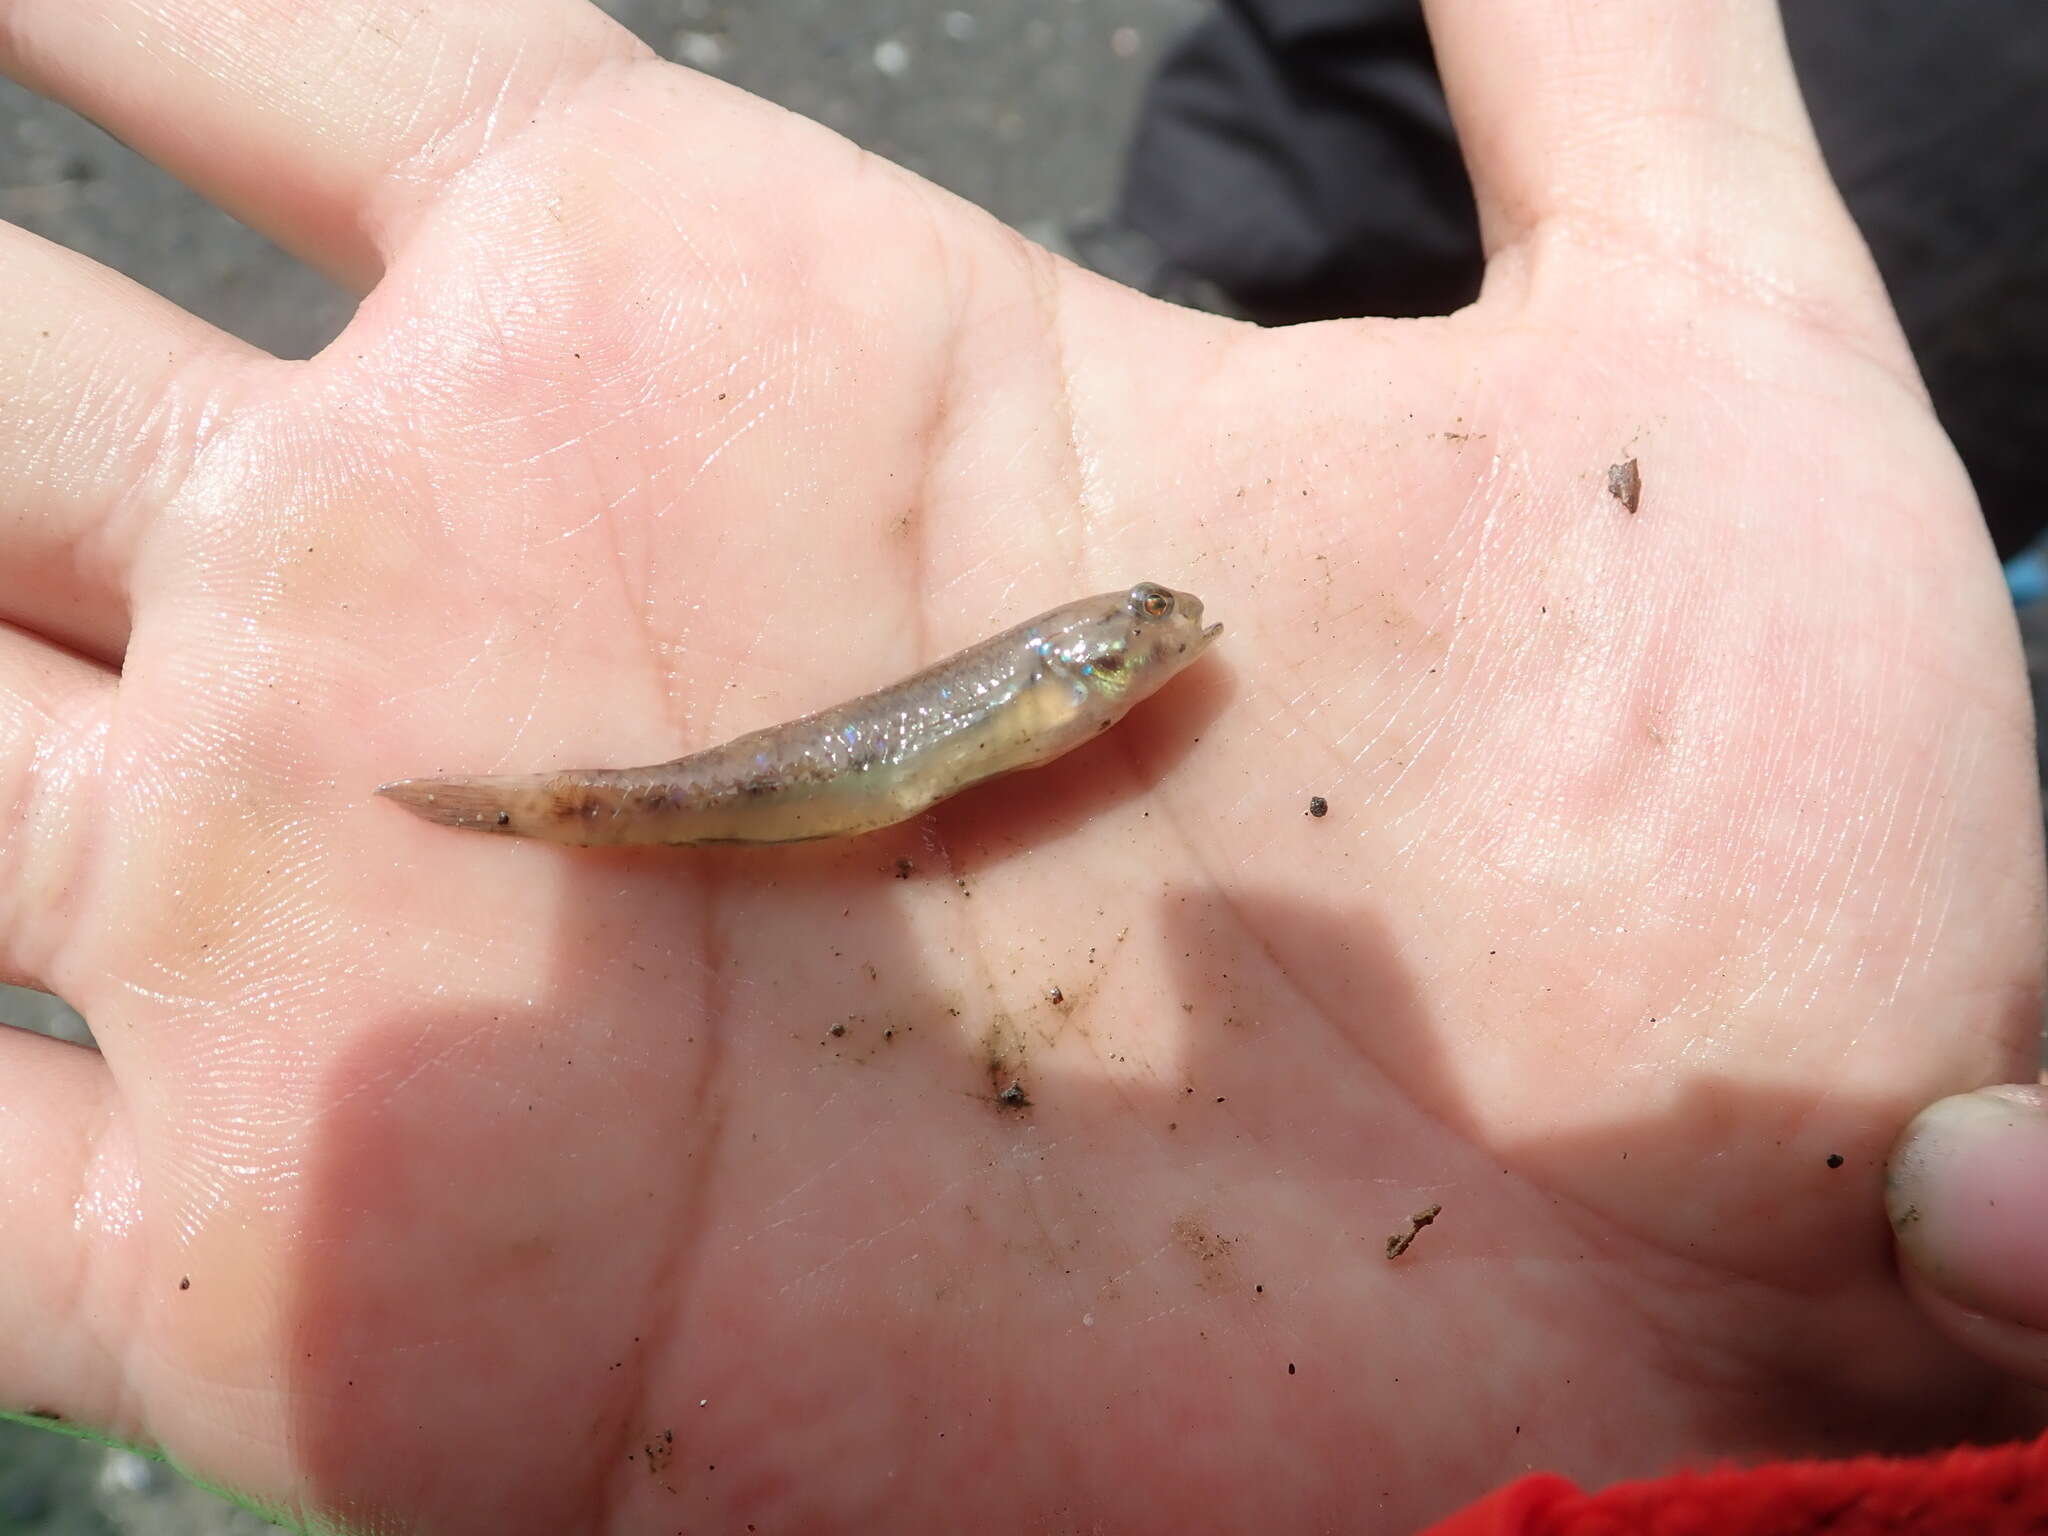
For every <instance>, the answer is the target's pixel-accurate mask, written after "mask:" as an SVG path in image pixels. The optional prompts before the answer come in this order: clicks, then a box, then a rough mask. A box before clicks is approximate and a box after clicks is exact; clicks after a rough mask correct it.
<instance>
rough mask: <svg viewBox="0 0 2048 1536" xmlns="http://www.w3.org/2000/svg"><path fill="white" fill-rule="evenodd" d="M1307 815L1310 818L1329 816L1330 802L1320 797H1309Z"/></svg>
mask: <svg viewBox="0 0 2048 1536" xmlns="http://www.w3.org/2000/svg"><path fill="white" fill-rule="evenodd" d="M1308 813H1309V815H1311V816H1327V815H1329V814H1330V802H1329V801H1327V800H1325V799H1324V798H1323V797H1322V796H1321V795H1310V796H1309V797H1308Z"/></svg>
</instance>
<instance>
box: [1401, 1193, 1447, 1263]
mask: <svg viewBox="0 0 2048 1536" xmlns="http://www.w3.org/2000/svg"><path fill="white" fill-rule="evenodd" d="M1442 1210H1443V1207H1442V1206H1441V1205H1425V1206H1424V1207H1423V1208H1422V1209H1421V1210H1419V1211H1417V1212H1416V1213H1415V1214H1414V1215H1413V1216H1410V1217H1409V1218H1408V1230H1407V1231H1405V1232H1396V1233H1395V1234H1394V1235H1393V1236H1392V1237H1390V1238H1388V1239H1387V1257H1388V1258H1390V1259H1398V1258H1399V1257H1401V1255H1402V1254H1404V1253H1406V1252H1407V1251H1408V1245H1409V1244H1410V1243H1412V1242H1414V1241H1415V1234H1416V1233H1418V1232H1420V1231H1421V1230H1422V1229H1423V1228H1424V1227H1426V1226H1428V1225H1429V1224H1430V1223H1431V1222H1432V1221H1435V1220H1436V1218H1437V1216H1438V1214H1439V1213H1440V1212H1442Z"/></svg>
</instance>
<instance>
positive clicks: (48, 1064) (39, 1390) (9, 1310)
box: [0, 1019, 132, 1426]
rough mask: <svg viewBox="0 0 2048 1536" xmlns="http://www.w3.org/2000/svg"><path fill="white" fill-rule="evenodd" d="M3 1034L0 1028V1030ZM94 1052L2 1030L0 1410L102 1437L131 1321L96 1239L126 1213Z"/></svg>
mask: <svg viewBox="0 0 2048 1536" xmlns="http://www.w3.org/2000/svg"><path fill="white" fill-rule="evenodd" d="M0 1023H4V1019H0ZM112 1105H113V1097H112V1086H111V1081H110V1079H109V1076H108V1073H107V1070H106V1065H105V1063H104V1062H102V1061H101V1059H100V1057H99V1053H98V1052H96V1051H93V1050H90V1049H87V1048H86V1047H84V1046H77V1045H68V1044H65V1043H64V1042H63V1041H59V1040H49V1039H45V1038H44V1037H42V1036H40V1035H32V1034H29V1033H27V1032H26V1031H24V1030H19V1029H10V1028H4V1027H0V1167H4V1168H5V1169H6V1170H7V1177H6V1178H4V1179H0V1232H5V1233H6V1234H7V1241H6V1242H4V1243H0V1408H5V1409H8V1410H12V1411H18V1412H29V1413H35V1414H38V1415H41V1416H43V1417H46V1418H51V1417H60V1418H64V1419H68V1420H76V1421H79V1422H83V1423H87V1424H94V1425H101V1426H106V1425H108V1424H109V1422H110V1416H111V1414H112V1412H113V1410H114V1406H115V1404H116V1403H117V1402H118V1393H117V1391H116V1387H117V1383H115V1381H114V1380H113V1379H112V1377H111V1376H110V1374H109V1369H108V1367H109V1362H110V1361H114V1360H118V1359H120V1358H122V1354H123V1351H122V1350H121V1349H120V1348H119V1347H118V1346H119V1343H120V1341H119V1340H117V1339H113V1338H109V1337H107V1336H105V1335H104V1334H102V1333H100V1332H97V1331H96V1330H95V1328H94V1326H93V1320H94V1319H101V1320H110V1321H109V1326H118V1320H119V1319H121V1318H123V1317H125V1316H127V1315H128V1313H129V1312H130V1311H131V1307H130V1306H129V1298H128V1297H127V1296H125V1295H124V1294H123V1293H124V1291H125V1290H126V1287H125V1286H124V1285H122V1284H121V1283H120V1280H119V1278H118V1276H117V1275H116V1274H115V1273H113V1271H112V1268H110V1266H109V1265H108V1264H107V1263H106V1262H104V1261H105V1260H106V1259H108V1258H109V1257H110V1256H112V1255H113V1253H114V1252H115V1250H114V1249H112V1248H110V1247H108V1246H107V1245H106V1242H105V1239H107V1238H109V1237H111V1236H112V1235H113V1234H114V1233H116V1232H117V1231H118V1230H119V1229H120V1226H121V1223H122V1221H123V1218H124V1215H128V1214H132V1202H131V1201H126V1200H124V1199H123V1198H122V1197H123V1193H124V1190H125V1189H126V1188H127V1187H128V1186H130V1185H131V1184H132V1179H131V1173H132V1164H131V1163H130V1162H129V1160H128V1159H126V1158H125V1157H123V1156H121V1155H120V1154H119V1152H118V1150H117V1149H116V1148H115V1147H114V1145H113V1137H112V1136H111V1135H110V1132H111V1131H112V1129H113V1127H114V1125H115V1120H114V1116H113V1114H112Z"/></svg>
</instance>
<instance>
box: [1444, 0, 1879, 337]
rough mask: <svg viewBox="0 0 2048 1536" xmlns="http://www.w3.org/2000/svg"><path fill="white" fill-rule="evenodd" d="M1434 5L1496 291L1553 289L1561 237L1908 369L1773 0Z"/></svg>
mask: <svg viewBox="0 0 2048 1536" xmlns="http://www.w3.org/2000/svg"><path fill="white" fill-rule="evenodd" d="M1428 13H1429V22H1430V34H1431V37H1432V40H1433V41H1434V43H1435V45H1436V50H1437V58H1438V63H1439V65H1440V67H1441V68H1442V71H1443V77H1444V87H1445V91H1446V93H1447V94H1448V96H1449V98H1450V101H1451V107H1452V112H1453V116H1454V117H1455V119H1456V122H1457V127H1458V137H1459V141H1460V143H1461V144H1462V145H1463V148H1464V153H1465V160H1466V164H1467V167H1468V169H1469V170H1470V172H1471V176H1472V182H1473V190H1474V193H1475V195H1476V197H1477V199H1478V203H1479V210H1480V225H1481V229H1482V232H1483V235H1484V238H1485V241H1486V246H1487V251H1488V254H1489V272H1488V283H1489V285H1490V286H1491V285H1494V284H1495V283H1497V282H1499V281H1502V280H1503V279H1504V278H1514V277H1520V278H1521V279H1522V280H1524V281H1534V280H1536V279H1537V277H1538V276H1539V273H1538V272H1537V271H1536V270H1535V269H1534V268H1535V258H1536V256H1537V254H1538V253H1539V251H1541V250H1543V249H1548V248H1551V247H1554V246H1556V245H1558V244H1563V245H1565V246H1566V247H1568V248H1571V249H1574V250H1579V251H1592V252H1605V253H1608V254H1610V255H1612V256H1615V257H1618V258H1619V259H1620V261H1621V262H1622V263H1624V264H1626V265H1632V266H1640V264H1641V258H1642V256H1643V255H1644V254H1650V255H1652V256H1654V257H1656V258H1658V260H1659V263H1660V265H1662V266H1664V267H1669V268H1676V269H1678V270H1680V271H1682V272H1685V273H1687V274H1690V275H1692V276H1695V277H1697V278H1699V279H1701V280H1703V281H1706V282H1709V283H1712V284H1715V285H1717V286H1720V287H1724V288H1732V289H1734V290H1735V291H1736V292H1737V293H1738V294H1739V295H1740V296H1741V297H1743V298H1745V299H1749V300H1755V301H1760V302H1762V303H1765V304H1768V305H1772V306H1779V307H1786V308H1792V309H1795V310H1799V311H1802V312H1804V313H1805V314H1806V315H1808V316H1810V317H1811V318H1814V319H1816V320H1819V321H1821V322H1823V323H1825V324H1827V325H1829V326H1830V327H1831V328H1836V329H1845V328H1846V329H1853V330H1856V331H1861V332H1867V333H1869V334H1870V336H1871V337H1872V338H1873V339H1874V340H1876V341H1877V342H1878V344H1880V345H1883V346H1885V347H1886V348H1888V349H1889V350H1888V352H1887V361H1890V362H1897V361H1902V360H1903V358H1904V355H1905V354H1904V344H1903V342H1902V341H1901V340H1900V339H1899V337H1898V333H1897V326H1896V323H1895V322H1894V321H1893V319H1892V316H1891V309H1890V306H1889V304H1888V302H1887V301H1886V298H1885V294H1884V288H1883V284H1882V283H1881V281H1880V280H1879V279H1878V276H1877V272H1876V268H1875V267H1874V266H1873V265H1872V264H1871V261H1870V259H1869V256H1868V253H1867V252H1866V251H1865V250H1864V247H1863V244H1862V241H1861V239H1860V238H1859V237H1858V235H1857V233H1856V229H1855V225H1854V224H1853V223H1852V222H1851V221H1850V219H1849V215H1848V212H1847V210H1846V209H1845V208H1844V207H1843V205H1842V202H1841V199H1840V198H1839V197H1838V196H1837V194H1836V192H1835V189H1834V185H1833V183H1832V182H1831V181H1830V180H1829V178H1828V174H1827V169H1826V166H1825V165H1824V164H1823V163H1822V160H1821V155H1820V148H1819V145H1818V143H1817V142H1816V141H1815V138H1814V135H1813V128H1812V125H1811V123H1809V122H1808V120H1807V117H1806V111H1805V108H1804V106H1803V105H1802V104H1801V101H1800V98H1799V89H1798V85H1797V82H1796V81H1795V79H1794V77H1793V73H1792V64H1791V59H1790V56H1789V54H1788V53H1787V51H1786V47H1785V39H1784V34H1783V31H1782V29H1781V28H1780V26H1779V22H1778V12H1777V7H1776V6H1775V5H1774V4H1772V3H1771V0H1681V3H1678V4H1674V5H1645V4H1633V3H1631V4H1617V5H1585V4H1582V3H1580V0H1432V3H1430V4H1429V6H1428ZM1539 237H1540V238H1539ZM1504 255H1505V256H1508V257H1510V258H1511V259H1510V260H1509V261H1507V262H1506V263H1504V264H1503V265H1502V270H1499V271H1496V270H1494V265H1495V259H1496V258H1499V257H1502V256H1504Z"/></svg>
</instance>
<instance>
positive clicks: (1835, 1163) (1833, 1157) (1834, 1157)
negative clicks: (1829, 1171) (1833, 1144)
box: [1828, 1152, 1847, 1168]
mask: <svg viewBox="0 0 2048 1536" xmlns="http://www.w3.org/2000/svg"><path fill="white" fill-rule="evenodd" d="M1845 1161H1847V1159H1845V1158H1844V1157H1843V1156H1842V1154H1841V1153H1839V1152H1830V1153H1829V1154H1828V1166H1829V1167H1830V1168H1839V1167H1841V1166H1842V1164H1843V1163H1844V1162H1845Z"/></svg>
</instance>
